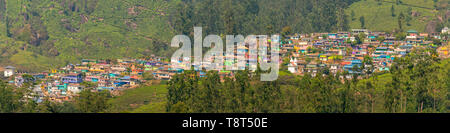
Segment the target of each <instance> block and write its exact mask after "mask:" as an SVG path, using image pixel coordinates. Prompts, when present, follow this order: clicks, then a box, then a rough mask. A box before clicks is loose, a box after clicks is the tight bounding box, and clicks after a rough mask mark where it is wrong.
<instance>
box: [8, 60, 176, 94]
mask: <svg viewBox="0 0 450 133" xmlns="http://www.w3.org/2000/svg"><path fill="white" fill-rule="evenodd" d="M168 68H169V64H168V61H165V59H164V58H161V57H155V56H152V57H149V58H147V59H118V60H117V61H110V60H91V59H83V60H82V62H81V64H75V65H74V64H69V65H67V66H64V67H62V68H60V69H53V70H49V71H46V72H42V73H25V72H19V71H17V70H16V68H15V67H12V66H7V67H4V68H3V72H4V74H3V77H4V78H5V79H7V80H9V81H8V82H9V83H10V84H13V85H15V86H17V87H25V86H26V85H28V86H26V87H30V89H31V90H32V94H33V98H35V100H36V101H38V102H40V101H42V100H43V99H44V98H48V99H49V100H51V101H57V102H61V101H67V100H71V99H72V98H73V97H74V96H76V95H77V94H78V93H80V92H81V91H82V90H83V89H86V88H91V89H93V91H103V90H109V91H111V92H114V91H120V90H123V89H127V88H133V87H136V86H138V85H140V84H141V83H143V82H145V81H146V80H149V79H155V78H156V79H166V78H167V79H169V77H170V76H167V77H166V75H165V74H166V72H168V71H167V70H168ZM145 74H148V75H146V76H144V75H145ZM148 77H150V78H148Z"/></svg>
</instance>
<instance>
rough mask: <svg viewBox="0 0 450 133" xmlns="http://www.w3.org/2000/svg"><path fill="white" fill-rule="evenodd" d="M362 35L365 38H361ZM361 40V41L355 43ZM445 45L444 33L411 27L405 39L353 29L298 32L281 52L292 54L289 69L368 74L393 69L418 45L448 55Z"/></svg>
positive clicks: (310, 72)
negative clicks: (399, 60) (393, 63)
mask: <svg viewBox="0 0 450 133" xmlns="http://www.w3.org/2000/svg"><path fill="white" fill-rule="evenodd" d="M447 32H448V31H447ZM361 35H362V37H364V38H360V36H361ZM357 39H359V41H360V44H356V43H355V42H356V41H358V40H357ZM432 39H437V40H441V41H442V44H444V46H437V45H435V44H433V41H431V40H432ZM445 44H447V40H445V39H444V38H441V34H440V33H433V34H428V33H418V32H417V31H415V30H409V31H407V35H406V37H405V38H404V39H397V38H396V37H395V35H393V34H388V33H385V32H371V31H369V30H366V29H353V30H352V31H351V32H339V33H313V34H297V35H294V36H291V37H288V38H287V39H286V43H285V44H283V45H282V52H281V53H283V54H285V55H288V56H289V63H288V70H289V71H290V72H291V73H294V74H305V73H309V74H312V75H313V76H314V75H315V74H316V73H317V72H318V70H319V69H321V68H328V69H329V72H331V73H337V72H344V71H347V72H349V73H350V74H364V73H365V72H367V71H372V72H376V71H389V68H390V66H391V63H392V62H393V60H394V59H395V58H398V57H402V56H405V55H406V54H408V53H409V52H411V51H412V50H413V49H414V48H417V47H432V48H436V49H437V52H438V53H439V54H440V56H442V57H448V55H449V54H448V45H445ZM369 68H370V69H369Z"/></svg>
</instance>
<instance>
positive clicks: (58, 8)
mask: <svg viewBox="0 0 450 133" xmlns="http://www.w3.org/2000/svg"><path fill="white" fill-rule="evenodd" d="M177 2H178V1H177V0H170V1H164V0H39V1H29V0H0V48H1V51H0V54H1V55H2V56H1V58H0V59H1V60H0V63H2V64H4V65H15V66H19V67H20V68H22V69H25V70H48V68H54V67H57V66H60V65H65V64H67V63H76V62H78V61H79V60H81V59H82V58H95V59H105V58H122V57H141V56H146V55H151V54H157V55H164V54H166V53H168V52H170V50H168V49H169V48H168V46H167V45H166V44H167V43H168V42H169V40H170V39H171V38H172V36H173V34H174V31H173V30H172V28H171V26H170V23H169V20H168V19H169V17H168V15H169V13H170V9H171V6H172V5H176V4H175V3H177ZM48 64H54V66H53V65H48Z"/></svg>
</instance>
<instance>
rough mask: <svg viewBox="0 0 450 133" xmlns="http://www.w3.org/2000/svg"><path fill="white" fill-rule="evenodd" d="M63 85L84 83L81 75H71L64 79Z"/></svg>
mask: <svg viewBox="0 0 450 133" xmlns="http://www.w3.org/2000/svg"><path fill="white" fill-rule="evenodd" d="M62 82H63V83H81V82H83V79H82V76H81V74H79V73H73V74H69V75H67V76H65V77H62Z"/></svg>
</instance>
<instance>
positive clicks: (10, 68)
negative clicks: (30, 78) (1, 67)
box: [3, 66, 16, 77]
mask: <svg viewBox="0 0 450 133" xmlns="http://www.w3.org/2000/svg"><path fill="white" fill-rule="evenodd" d="M15 70H16V68H15V67H13V66H7V67H5V71H4V73H3V74H4V76H5V77H11V76H13V75H14V72H15Z"/></svg>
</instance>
